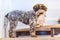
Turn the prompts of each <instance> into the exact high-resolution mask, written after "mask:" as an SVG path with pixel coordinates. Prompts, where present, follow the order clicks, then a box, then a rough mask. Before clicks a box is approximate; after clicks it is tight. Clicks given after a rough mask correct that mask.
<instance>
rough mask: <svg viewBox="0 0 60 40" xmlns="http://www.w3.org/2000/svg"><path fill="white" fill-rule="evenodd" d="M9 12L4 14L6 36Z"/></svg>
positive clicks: (5, 34) (5, 35)
mask: <svg viewBox="0 0 60 40" xmlns="http://www.w3.org/2000/svg"><path fill="white" fill-rule="evenodd" d="M7 26H8V14H7V15H5V16H4V37H7Z"/></svg>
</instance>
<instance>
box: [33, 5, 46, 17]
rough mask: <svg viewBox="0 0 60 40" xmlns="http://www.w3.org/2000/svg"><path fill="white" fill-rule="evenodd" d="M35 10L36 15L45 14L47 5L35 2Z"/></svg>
mask: <svg viewBox="0 0 60 40" xmlns="http://www.w3.org/2000/svg"><path fill="white" fill-rule="evenodd" d="M33 10H34V11H35V12H36V15H38V16H39V15H41V14H45V12H46V11H47V7H46V6H45V5H44V4H35V5H34V6H33Z"/></svg>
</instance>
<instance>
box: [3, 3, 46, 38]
mask: <svg viewBox="0 0 60 40" xmlns="http://www.w3.org/2000/svg"><path fill="white" fill-rule="evenodd" d="M46 11H47V7H46V6H45V5H44V4H36V5H34V6H33V10H31V11H27V12H26V11H19V10H14V11H11V12H9V13H8V14H7V15H5V19H4V20H5V22H4V27H5V30H6V27H7V23H8V22H6V21H9V22H10V30H9V37H16V32H15V31H14V30H15V29H16V26H17V24H18V21H20V22H22V23H24V24H28V25H30V35H31V36H36V35H35V32H36V31H35V30H36V26H42V25H43V23H44V20H45V12H46ZM6 19H7V20H6Z"/></svg>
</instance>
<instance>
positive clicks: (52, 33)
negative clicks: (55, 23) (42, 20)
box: [51, 28, 54, 37]
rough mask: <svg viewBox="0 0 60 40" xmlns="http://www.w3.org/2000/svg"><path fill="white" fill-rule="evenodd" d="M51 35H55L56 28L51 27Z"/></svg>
mask: <svg viewBox="0 0 60 40" xmlns="http://www.w3.org/2000/svg"><path fill="white" fill-rule="evenodd" d="M51 37H54V28H51Z"/></svg>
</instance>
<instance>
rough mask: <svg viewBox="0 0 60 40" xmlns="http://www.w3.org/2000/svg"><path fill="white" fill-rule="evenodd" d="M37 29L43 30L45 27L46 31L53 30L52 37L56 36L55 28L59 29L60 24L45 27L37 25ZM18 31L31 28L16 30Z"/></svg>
mask: <svg viewBox="0 0 60 40" xmlns="http://www.w3.org/2000/svg"><path fill="white" fill-rule="evenodd" d="M36 28H37V29H36V31H38V30H41V29H44V31H51V37H53V36H54V33H55V29H59V28H60V24H55V25H45V26H43V27H36ZM15 31H16V32H17V31H19V32H21V31H29V28H26V29H17V30H15Z"/></svg>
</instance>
